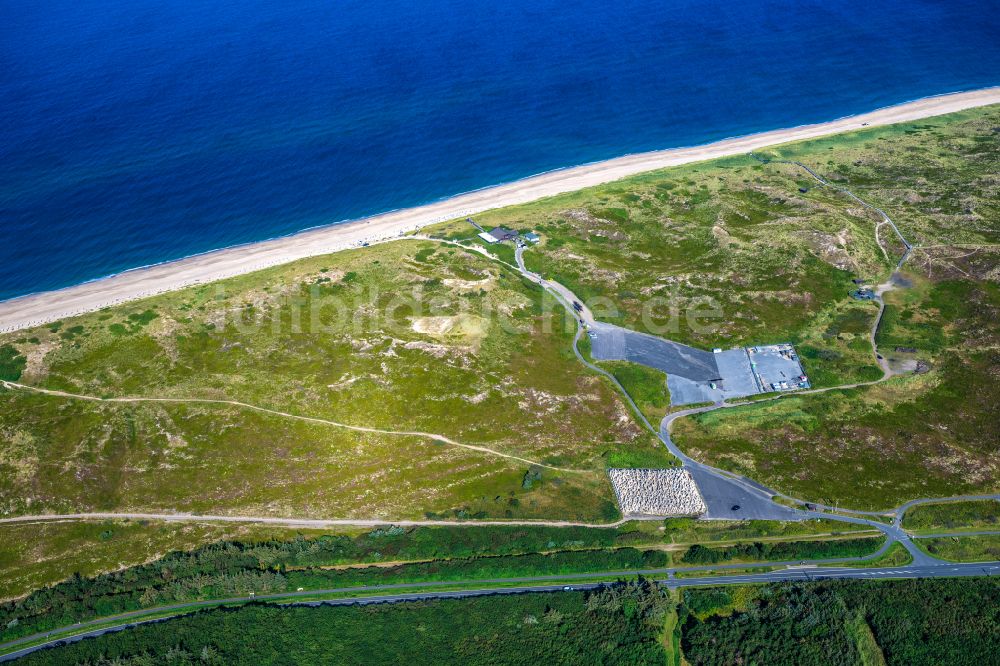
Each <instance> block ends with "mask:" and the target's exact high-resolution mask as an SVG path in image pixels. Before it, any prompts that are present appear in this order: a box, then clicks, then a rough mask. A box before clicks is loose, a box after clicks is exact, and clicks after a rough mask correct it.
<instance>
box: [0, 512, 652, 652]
mask: <svg viewBox="0 0 1000 666" xmlns="http://www.w3.org/2000/svg"><path fill="white" fill-rule="evenodd" d="M507 531H508V532H509V533H510V536H511V537H512V538H511V541H510V542H509V543H508V544H506V545H505V546H498V547H497V549H498V550H500V551H504V550H506V551H508V552H518V551H519V550H520V549H522V548H525V549H526V548H530V547H534V548H537V549H539V550H543V549H545V548H552V547H563V548H565V547H568V546H577V547H580V546H582V545H584V544H587V543H593V539H586V538H584V539H577V540H573V539H570V540H567V539H566V536H567V535H566V534H562V535H560V537H561V538H560V540H559V541H558V542H555V541H552V540H549V541H541V542H539V541H538V539H542V538H544V531H542V532H538V533H531V532H529V531H524V530H522V532H525V534H523V535H521V536H520V538H519V537H518V534H519V532H518V531H517V530H507ZM597 531H598V530H594V532H597ZM413 532H417V536H415V537H413V538H412V539H406V538H404V535H405V533H406V530H402V529H400V528H387V529H384V530H375V531H374V532H371V533H369V534H365V535H362V536H358V537H353V538H352V537H347V536H343V535H338V536H329V537H320V538H318V539H308V540H307V539H297V540H293V541H270V542H265V543H259V544H240V543H233V542H222V543H217V544H212V545H209V546H205V547H202V548H199V549H196V550H194V551H191V552H184V553H182V552H177V553H172V554H170V555H167V556H166V557H164V558H161V559H159V560H156V561H154V562H151V563H149V564H145V565H142V566H138V567H131V568H128V569H124V570H122V571H119V572H114V573H111V574H105V575H101V576H96V577H94V578H87V579H84V578H81V577H74V578H72V579H70V580H68V581H65V582H63V583H60V584H58V585H55V586H52V587H49V588H45V589H42V590H38V591H36V592H34V593H32V594H31V595H29V596H27V597H25V598H23V599H20V600H16V601H12V602H8V603H5V604H2V605H0V627H2V629H3V631H2V634H0V640H3V641H7V640H12V639H14V638H17V637H20V636H25V635H28V634H31V633H35V632H37V631H45V630H49V629H54V628H58V627H63V626H67V625H71V624H74V623H76V622H79V621H82V620H87V619H92V618H95V617H104V616H108V615H114V614H117V613H122V612H125V611H131V610H138V609H142V608H150V607H154V606H157V605H162V604H169V603H176V602H182V601H192V600H198V599H217V598H226V597H232V596H246V595H249V594H250V593H251V592H253V593H254V594H258V595H259V594H270V593H276V592H287V591H295V590H297V589H298V588H306V589H331V588H341V587H355V586H360V585H378V584H385V583H398V582H422V581H438V580H475V579H486V578H505V577H516V576H539V575H547V574H563V573H586V572H592V571H616V570H635V569H651V568H662V567H666V566H668V565H669V564H670V559H669V556H668V554H667V553H666V552H665V551H662V550H647V551H643V550H638V549H636V548H629V547H622V548H614V549H607V548H605V549H590V550H560V551H556V552H551V553H530V552H528V553H523V554H511V555H501V556H491V557H476V556H469V557H455V558H450V559H440V560H432V561H425V562H412V563H406V564H399V565H395V566H378V567H375V566H372V567H346V568H323V567H325V566H331V565H336V564H338V563H339V562H341V561H344V560H347V561H351V559H352V558H353V561H358V560H359V559H360V560H362V561H363V559H364V557H365V556H366V555H367V556H368V557H371V556H372V555H373V554H374V552H377V551H374V552H373V551H372V550H371V549H372V548H374V547H376V546H377V545H385V546H387V548H386V550H387V551H389V552H391V553H395V554H400V553H406V554H407V555H408V556H414V555H416V554H423V555H425V556H426V555H429V554H430V553H431V552H435V551H437V550H438V549H440V548H442V547H443V546H442V544H440V543H438V544H437V545H434V544H432V543H430V542H428V543H424V542H423V538H424V537H423V536H421V535H420V534H419V530H413ZM580 532H581V533H580V534H579V535H577V536H585V530H581V531H580ZM605 532H606V533H607V534H606V535H605V536H603V537H601V538H600V539H598V541H602V540H603V541H613V540H614V538H615V532H614V531H610V530H605ZM456 533H457V532H456ZM382 539H384V541H381V540H382ZM532 539H534V540H535V543H534V544H532ZM394 542H396V543H397V544H398V543H399V542H403V543H406V544H407V545H406V546H405V547H400V548H398V549H393V547H392V544H393V543H394ZM480 547H482V545H481V544H480V545H475V548H480ZM472 548H473V544H471V543H469V542H465V544H464V546H463V545H462V542H461V540H459V543H458V545H456V546H455V548H454V549H453V550H452V552H463V553H466V552H468V553H471V552H473V551H472ZM382 555H384V556H386V555H388V554H387V553H383V554H382ZM394 556H395V555H394Z"/></svg>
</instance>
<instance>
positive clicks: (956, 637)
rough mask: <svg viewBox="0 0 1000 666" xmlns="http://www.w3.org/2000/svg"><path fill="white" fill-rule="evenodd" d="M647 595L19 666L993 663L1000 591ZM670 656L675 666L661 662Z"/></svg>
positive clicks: (312, 618)
mask: <svg viewBox="0 0 1000 666" xmlns="http://www.w3.org/2000/svg"><path fill="white" fill-rule="evenodd" d="M675 598H676V597H673V596H672V595H671V594H670V593H669V592H668V591H667V590H665V589H662V588H659V587H657V586H656V585H655V584H652V583H650V582H649V581H645V580H641V579H640V580H638V581H634V582H630V583H619V584H616V585H611V586H607V587H604V588H602V589H599V590H594V591H590V592H558V593H530V594H511V595H494V596H488V597H473V598H464V599H441V600H435V601H419V602H406V603H396V604H384V605H370V606H338V607H330V606H320V607H302V606H297V607H281V606H274V605H267V604H251V605H247V606H242V607H240V608H233V609H213V610H207V611H201V612H198V613H193V614H191V615H187V616H183V617H180V618H176V619H172V620H167V621H163V622H157V623H151V624H146V625H141V626H138V627H136V628H132V629H129V630H127V631H123V632H118V633H112V634H107V635H104V636H100V637H97V638H93V639H87V640H84V641H81V642H79V643H74V644H71V645H67V646H60V647H56V648H52V649H46V650H41V651H39V652H36V653H33V654H31V655H28V656H27V657H25V658H24V659H23V661H22V662H21V663H25V664H29V665H40V664H60V665H63V664H87V665H92V666H97V665H104V664H116V665H118V666H152V665H154V664H253V665H254V666H258V665H260V666H263V665H266V664H317V663H352V664H387V663H408V664H440V663H449V664H470V665H475V664H540V663H572V664H654V663H655V664H663V663H667V662H668V656H669V657H672V658H673V660H674V661H675V662H676V661H679V658H680V654H681V653H679V652H677V651H676V646H677V645H678V644H679V645H680V648H681V650H682V653H683V659H684V660H686V663H689V664H691V666H699V665H702V664H713V665H714V664H743V665H744V666H751V665H758V666H763V665H767V666H782V665H786V664H787V665H790V666H814V665H815V666H836V665H840V664H843V665H852V666H853V665H856V664H860V665H867V664H878V663H885V664H888V665H889V666H903V665H905V666H920V665H924V664H927V665H930V664H948V665H949V666H961V665H962V664H975V665H977V666H979V665H982V664H990V663H996V659H995V655H996V654H997V653H998V651H1000V631H998V630H997V629H998V627H1000V581H997V580H994V579H991V578H986V577H984V578H961V579H923V580H920V579H917V580H888V581H887V580H883V581H874V580H871V581H855V580H842V581H820V582H810V583H800V582H795V583H775V584H771V585H735V586H725V587H714V588H690V589H687V590H684V592H683V594H682V595H681V597H680V603H679V604H678V603H677V602H676V601H675V600H674V599H675ZM665 646H666V647H668V648H669V649H670V653H669V655H668V654H667V653H665V651H664V647H665Z"/></svg>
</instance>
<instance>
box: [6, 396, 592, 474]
mask: <svg viewBox="0 0 1000 666" xmlns="http://www.w3.org/2000/svg"><path fill="white" fill-rule="evenodd" d="M0 385H3V386H5V387H7V388H9V389H16V390H22V391H30V392H32V393H41V394H43V395H49V396H54V397H59V398H67V399H70V400H87V401H90V402H117V403H123V402H124V403H137V402H160V403H172V404H192V405H224V406H230V407H239V408H241V409H249V410H252V411H255V412H261V413H263V414H270V415H272V416H280V417H283V418H288V419H294V420H296V421H305V422H307V423H318V424H320V425H327V426H333V427H335V428H344V429H345V430H354V431H355V432H368V433H375V434H378V435H390V436H395V437H425V438H427V439H433V440H434V441H437V442H442V443H444V444H448V445H450V446H457V447H460V448H463V449H469V450H470V451H478V452H479V453H486V454H488V455H491V456H497V457H500V458H507V459H509V460H516V461H518V462H522V463H525V464H527V465H534V466H536V467H543V468H545V469H551V470H555V471H557V472H571V473H574V474H583V473H587V472H589V471H591V470H582V469H569V468H566V467H555V466H554V465H546V464H545V463H541V462H537V461H535V460H529V459H528V458H522V457H520V456H515V455H512V454H509V453H503V452H501V451H497V450H496V449H490V448H487V447H485V446H475V445H474V444H462V443H461V442H456V441H455V440H453V439H450V438H448V437H445V436H444V435H436V434H434V433H431V432H420V431H415V430H383V429H381V428H369V427H367V426H357V425H349V424H347V423H340V422H339V421H331V420H329V419H321V418H317V417H315V416H300V415H298V414H289V413H288V412H281V411H278V410H276V409H268V408H267V407H260V406H258V405H251V404H250V403H246V402H239V401H238V400H213V399H210V398H144V397H128V398H99V397H97V396H93V395H83V394H80V393H68V392H66V391H53V390H50V389H44V388H39V387H37V386H29V385H28V384H19V383H17V382H11V381H6V380H0Z"/></svg>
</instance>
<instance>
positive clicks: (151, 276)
mask: <svg viewBox="0 0 1000 666" xmlns="http://www.w3.org/2000/svg"><path fill="white" fill-rule="evenodd" d="M997 103H1000V87H992V88H984V89H980V90H972V91H968V92H961V93H953V94H948V95H939V96H936V97H928V98H925V99H920V100H915V101H912V102H907V103H905V104H899V105H896V106H890V107H887V108H883V109H878V110H876V111H872V112H869V113H863V114H859V115H855V116H849V117H846V118H840V119H838V120H834V121H831V122H824V123H816V124H811V125H801V126H799V127H793V128H787V129H779V130H773V131H768V132H761V133H758V134H751V135H748V136H740V137H733V138H729V139H724V140H722V141H717V142H714V143H710V144H705V145H700V146H691V147H684V148H671V149H668V150H660V151H653V152H647V153H637V154H632V155H624V156H622V157H617V158H614V159H610V160H605V161H602V162H594V163H592V164H584V165H581V166H577V167H571V168H567V169H558V170H555V171H550V172H546V173H542V174H538V175H536V176H531V177H529V178H525V179H522V180H518V181H514V182H512V183H506V184H503V185H498V186H495V187H488V188H484V189H480V190H475V191H473V192H467V193H465V194H460V195H458V196H455V197H451V198H448V199H443V200H441V201H437V202H434V203H430V204H427V205H424V206H418V207H416V208H407V209H403V210H396V211H392V212H388V213H384V214H381V215H375V216H372V217H369V218H365V219H362V220H355V221H352V222H348V223H344V224H334V225H330V226H323V227H318V228H314V229H309V230H306V231H302V232H300V233H297V234H293V235H291V236H285V237H282V238H276V239H272V240H267V241H262V242H258V243H248V244H246V245H240V246H236V247H231V248H227V249H222V250H215V251H212V252H207V253H204V254H201V255H197V256H193V257H188V258H186V259H181V260H178V261H171V262H166V263H162V264H157V265H154V266H149V267H145V268H139V269H135V270H129V271H124V272H122V273H118V274H116V275H112V276H109V277H106V278H102V279H98V280H93V281H91V282H87V283H84V284H81V285H76V286H73V287H68V288H66V289H61V290H58V291H48V292H42V293H38V294H33V295H29V296H22V297H20V298H15V299H12V300H8V301H3V302H0V333H3V332H9V331H14V330H19V329H22V328H27V327H30V326H36V325H41V324H44V323H48V322H51V321H54V320H56V319H61V318H63V317H69V316H73V315H78V314H83V313H85V312H92V311H94V310H99V309H101V308H103V307H107V306H109V305H114V304H117V303H122V302H125V301H130V300H135V299H137V298H143V297H146V296H152V295H155V294H160V293H164V292H168V291H174V290H177V289H180V288H183V287H186V286H190V285H195V284H204V283H206V282H213V281H216V280H220V279H222V278H224V277H232V276H235V275H243V274H246V273H250V272H253V271H256V270H260V269H263V268H267V267H270V266H276V265H279V264H285V263H288V262H290V261H295V260H297V259H303V258H305V257H313V256H318V255H323V254H329V253H331V252H336V251H339V250H345V249H349V248H352V247H355V248H356V247H359V246H361V245H362V244H364V243H372V242H375V241H379V240H387V239H390V238H396V237H398V236H400V235H402V234H404V233H406V232H409V231H415V230H417V229H420V228H421V227H425V226H427V225H430V224H434V223H437V222H444V221H447V220H452V219H457V218H462V217H466V216H469V215H475V214H479V213H482V212H484V211H488V210H493V209H497V208H503V207H505V206H512V205H517V204H523V203H528V202H531V201H537V200H538V199H543V198H546V197H551V196H555V195H558V194H564V193H566V192H574V191H577V190H581V189H584V188H587V187H593V186H595V185H602V184H604V183H609V182H612V181H616V180H620V179H622V178H625V177H628V176H633V175H635V174H638V173H643V172H647V171H654V170H656V169H663V168H666V167H671V166H677V165H681V164H690V163H692V162H700V161H704V160H710V159H714V158H718V157H726V156H731V155H739V154H744V153H746V152H747V151H753V150H757V149H760V148H764V147H766V146H773V145H776V144H779V143H787V142H791V141H802V140H806V139H814V138H817V137H821V136H828V135H831V134H836V133H839V132H846V131H850V130H859V129H863V128H866V127H876V126H882V125H891V124H894V123H902V122H911V121H915V120H920V119H923V118H929V117H932V116H938V115H943V114H947V113H953V112H956V111H962V110H966V109H971V108H975V107H980V106H986V105H990V104H997Z"/></svg>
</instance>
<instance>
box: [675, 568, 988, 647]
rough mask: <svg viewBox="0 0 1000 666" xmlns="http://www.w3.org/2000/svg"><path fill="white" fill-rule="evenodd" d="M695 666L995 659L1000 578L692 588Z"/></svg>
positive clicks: (687, 643) (688, 627) (685, 639)
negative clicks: (713, 665) (873, 660)
mask: <svg viewBox="0 0 1000 666" xmlns="http://www.w3.org/2000/svg"><path fill="white" fill-rule="evenodd" d="M679 613H680V616H681V617H680V622H681V624H682V630H681V635H682V647H683V650H684V655H685V657H686V658H687V660H688V661H689V662H690V663H691V664H692V666H698V665H699V664H768V666H781V665H782V664H787V665H789V666H812V665H816V666H834V665H837V664H862V663H870V662H866V661H863V660H862V655H865V658H866V659H871V658H876V659H877V655H878V653H881V654H882V655H883V657H884V659H885V662H886V663H887V664H890V666H893V665H900V666H916V665H918V664H948V665H949V666H958V665H961V664H977V665H980V664H992V663H996V655H997V654H998V652H1000V581H996V580H993V579H991V578H963V579H950V580H949V579H925V580H892V581H823V582H819V583H808V584H802V583H781V584H775V585H768V586H760V587H752V588H751V587H744V588H740V587H734V588H704V589H691V590H687V591H685V593H684V604H683V605H682V606H681V608H680V611H679Z"/></svg>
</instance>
